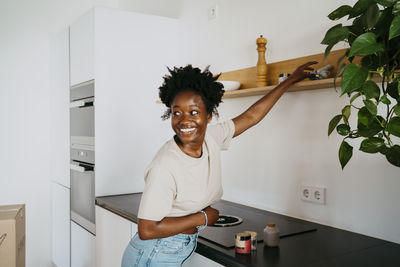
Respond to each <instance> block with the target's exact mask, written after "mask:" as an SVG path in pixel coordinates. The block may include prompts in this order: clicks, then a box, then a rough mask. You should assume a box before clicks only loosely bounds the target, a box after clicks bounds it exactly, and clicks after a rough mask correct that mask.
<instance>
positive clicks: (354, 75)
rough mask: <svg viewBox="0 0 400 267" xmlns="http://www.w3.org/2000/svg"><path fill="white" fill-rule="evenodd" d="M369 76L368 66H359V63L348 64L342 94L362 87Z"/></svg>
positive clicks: (343, 78)
mask: <svg viewBox="0 0 400 267" xmlns="http://www.w3.org/2000/svg"><path fill="white" fill-rule="evenodd" d="M367 76H368V70H367V69H366V68H359V67H358V65H357V64H350V65H347V67H346V68H345V69H344V72H343V76H342V95H343V94H345V93H351V92H353V91H354V90H357V89H358V88H360V87H361V86H362V85H363V84H364V82H365V80H366V79H367Z"/></svg>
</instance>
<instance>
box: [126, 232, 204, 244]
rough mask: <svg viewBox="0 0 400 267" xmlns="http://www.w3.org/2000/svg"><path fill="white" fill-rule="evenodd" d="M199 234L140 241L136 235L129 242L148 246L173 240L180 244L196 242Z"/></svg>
mask: <svg viewBox="0 0 400 267" xmlns="http://www.w3.org/2000/svg"><path fill="white" fill-rule="evenodd" d="M198 235H199V233H198V232H197V233H194V234H176V235H173V236H168V237H163V238H155V239H146V240H143V239H140V237H139V234H138V233H136V235H135V236H134V237H133V238H132V240H131V242H134V241H136V242H140V243H142V244H143V245H150V244H154V243H160V241H164V240H166V239H175V240H180V241H182V242H192V241H195V240H197V237H198Z"/></svg>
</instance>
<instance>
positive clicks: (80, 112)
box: [70, 97, 94, 146]
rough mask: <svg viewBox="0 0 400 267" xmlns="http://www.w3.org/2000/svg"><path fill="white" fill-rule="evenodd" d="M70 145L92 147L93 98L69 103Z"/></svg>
mask: <svg viewBox="0 0 400 267" xmlns="http://www.w3.org/2000/svg"><path fill="white" fill-rule="evenodd" d="M70 136H71V144H80V145H89V146H94V97H89V98H85V99H81V100H76V101H73V102H71V103H70Z"/></svg>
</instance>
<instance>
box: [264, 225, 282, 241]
mask: <svg viewBox="0 0 400 267" xmlns="http://www.w3.org/2000/svg"><path fill="white" fill-rule="evenodd" d="M279 239H280V232H279V229H278V228H277V227H276V225H275V223H273V222H270V223H268V224H267V226H266V227H265V228H264V244H265V245H267V246H268V247H277V246H278V245H279Z"/></svg>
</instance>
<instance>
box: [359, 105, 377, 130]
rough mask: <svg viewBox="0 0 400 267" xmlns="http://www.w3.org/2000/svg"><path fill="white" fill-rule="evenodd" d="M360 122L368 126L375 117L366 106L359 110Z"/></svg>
mask: <svg viewBox="0 0 400 267" xmlns="http://www.w3.org/2000/svg"><path fill="white" fill-rule="evenodd" d="M357 116H358V124H360V123H361V124H363V125H364V126H368V124H369V122H370V121H371V120H372V119H373V118H372V115H371V113H369V111H368V109H367V108H366V107H362V108H361V109H360V110H359V111H358V114H357Z"/></svg>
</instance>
